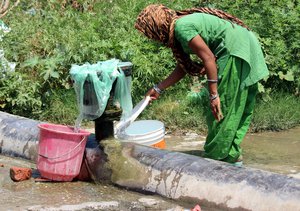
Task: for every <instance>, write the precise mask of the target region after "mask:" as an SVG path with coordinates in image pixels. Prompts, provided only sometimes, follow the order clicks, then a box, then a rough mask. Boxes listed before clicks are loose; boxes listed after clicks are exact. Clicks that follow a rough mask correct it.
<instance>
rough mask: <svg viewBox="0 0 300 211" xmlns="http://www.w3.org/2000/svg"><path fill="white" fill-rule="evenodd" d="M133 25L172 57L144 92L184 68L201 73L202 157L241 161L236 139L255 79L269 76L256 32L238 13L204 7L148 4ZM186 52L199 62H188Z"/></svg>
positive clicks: (154, 92) (246, 118)
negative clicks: (167, 70)
mask: <svg viewBox="0 0 300 211" xmlns="http://www.w3.org/2000/svg"><path fill="white" fill-rule="evenodd" d="M135 27H136V29H138V30H139V31H140V32H142V33H143V34H144V35H146V36H147V37H148V38H150V39H153V40H156V41H159V42H161V43H163V44H164V45H165V46H167V47H169V48H171V49H172V51H173V54H174V57H175V59H176V61H177V65H176V68H175V69H174V71H173V72H172V73H171V74H170V75H169V76H168V77H167V78H166V79H164V80H163V81H161V82H160V83H159V84H157V85H155V86H154V87H153V88H151V89H150V90H149V91H148V92H147V94H146V95H149V96H151V98H152V99H157V98H158V97H159V95H160V94H161V92H162V91H163V90H164V89H166V88H168V87H169V86H172V85H174V84H175V83H176V82H178V81H179V80H180V79H182V78H183V77H184V76H185V75H186V74H187V73H188V74H191V75H204V74H206V77H207V82H208V91H209V98H210V109H211V112H210V111H208V112H207V124H208V135H207V138H206V142H205V146H204V150H205V157H208V158H211V159H215V160H221V161H225V162H229V163H236V164H241V162H242V156H241V154H242V151H241V148H240V144H241V142H242V140H243V138H244V136H245V135H246V132H247V130H248V128H249V126H250V121H251V116H252V113H253V109H254V104H255V96H256V94H257V91H258V87H257V82H258V81H259V80H261V79H262V78H264V77H266V76H267V75H268V69H267V66H266V64H265V60H264V57H263V53H262V50H261V47H260V44H259V42H258V40H257V38H256V37H255V35H254V34H253V33H252V32H251V31H250V30H249V28H248V27H247V26H246V25H245V24H244V23H243V22H242V21H241V20H239V19H238V18H236V17H234V16H232V15H229V14H227V13H225V12H223V11H221V10H216V9H209V8H192V9H189V10H181V11H174V10H171V9H169V8H167V7H165V6H164V5H149V6H147V7H146V8H145V9H144V10H143V11H142V12H141V13H140V14H139V16H138V18H137V21H136V24H135ZM190 54H196V55H197V56H198V57H199V58H200V59H201V61H202V64H203V65H200V64H198V63H196V62H193V61H192V60H191V59H190Z"/></svg>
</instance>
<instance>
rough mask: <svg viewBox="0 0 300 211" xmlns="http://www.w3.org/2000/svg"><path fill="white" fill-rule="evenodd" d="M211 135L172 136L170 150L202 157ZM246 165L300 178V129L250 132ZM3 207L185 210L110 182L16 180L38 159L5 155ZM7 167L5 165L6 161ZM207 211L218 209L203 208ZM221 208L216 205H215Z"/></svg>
mask: <svg viewBox="0 0 300 211" xmlns="http://www.w3.org/2000/svg"><path fill="white" fill-rule="evenodd" d="M204 141H205V137H204V136H200V135H197V134H193V133H190V134H186V135H185V136H166V144H167V149H168V150H172V151H181V152H184V153H189V154H194V155H201V153H202V152H203V145H204ZM242 147H243V150H244V151H243V152H244V163H245V166H249V167H253V168H259V169H263V170H269V171H273V172H277V173H282V174H287V175H290V176H294V177H298V178H300V128H295V129H292V130H288V131H284V132H275V133H273V132H272V133H260V134H248V135H247V136H246V137H245V140H244V142H243V143H242ZM0 164H3V167H0V195H1V197H0V204H1V206H0V210H136V211H139V210H170V211H171V210H174V211H175V210H176V211H177V210H178V211H179V210H184V209H188V208H192V207H193V206H194V205H183V204H178V203H177V202H174V201H172V200H168V199H166V198H162V197H160V196H157V195H149V194H145V193H137V192H133V191H129V190H125V189H121V188H118V187H115V186H112V185H108V184H101V185H99V184H97V185H96V184H94V183H89V182H67V183H52V182H51V183H50V182H36V181H35V180H34V178H32V179H30V180H27V181H23V182H13V181H11V179H10V177H9V168H10V167H12V166H19V167H29V168H33V169H35V168H36V166H35V164H34V163H30V162H28V161H24V160H20V159H16V158H9V157H5V156H1V155H0ZM0 166H1V165H0ZM202 210H203V211H207V210H212V209H211V208H209V209H207V208H205V207H202ZM215 210H216V209H215Z"/></svg>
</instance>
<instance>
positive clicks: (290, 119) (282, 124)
mask: <svg viewBox="0 0 300 211" xmlns="http://www.w3.org/2000/svg"><path fill="white" fill-rule="evenodd" d="M299 124H300V98H299V97H297V96H295V95H292V94H287V93H281V92H277V93H273V94H271V100H270V101H268V102H264V101H263V100H258V102H257V105H256V108H255V110H254V114H253V119H252V124H251V131H252V132H259V131H265V130H272V131H279V130H285V129H289V128H292V127H295V126H297V125H299Z"/></svg>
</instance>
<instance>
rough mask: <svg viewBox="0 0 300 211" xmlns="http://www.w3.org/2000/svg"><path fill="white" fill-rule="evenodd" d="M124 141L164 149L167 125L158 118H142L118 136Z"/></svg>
mask: <svg viewBox="0 0 300 211" xmlns="http://www.w3.org/2000/svg"><path fill="white" fill-rule="evenodd" d="M117 138H118V139H119V140H120V141H122V142H134V143H137V144H141V145H146V146H153V147H157V148H161V149H164V148H165V146H166V144H165V126H164V124H163V123H162V122H160V121H157V120H140V121H135V122H133V123H131V124H130V125H129V126H128V127H127V128H126V129H125V130H124V131H123V132H122V133H121V134H119V135H118V137H117Z"/></svg>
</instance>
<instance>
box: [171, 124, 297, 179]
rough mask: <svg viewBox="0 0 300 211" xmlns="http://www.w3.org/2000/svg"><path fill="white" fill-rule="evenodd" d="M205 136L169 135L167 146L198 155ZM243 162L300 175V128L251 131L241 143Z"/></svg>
mask: <svg viewBox="0 0 300 211" xmlns="http://www.w3.org/2000/svg"><path fill="white" fill-rule="evenodd" d="M204 143H205V137H204V136H199V135H197V134H193V133H190V134H187V136H184V137H180V136H178V137H174V136H167V137H166V144H167V149H169V150H172V151H181V152H185V153H189V154H194V155H199V156H201V154H202V153H203V145H204ZM241 146H242V149H243V158H244V165H245V166H248V167H252V168H258V169H262V170H268V171H272V172H276V173H281V174H287V175H289V176H293V177H297V178H300V127H298V128H294V129H290V130H287V131H283V132H266V133H258V134H248V135H246V137H245V139H244V140H243V142H242V144H241Z"/></svg>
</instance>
